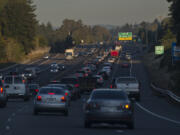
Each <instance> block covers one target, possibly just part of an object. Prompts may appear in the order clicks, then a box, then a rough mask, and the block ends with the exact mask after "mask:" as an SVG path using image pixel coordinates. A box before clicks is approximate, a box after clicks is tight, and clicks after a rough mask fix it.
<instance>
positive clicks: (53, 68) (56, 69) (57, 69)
mask: <svg viewBox="0 0 180 135" xmlns="http://www.w3.org/2000/svg"><path fill="white" fill-rule="evenodd" d="M50 72H51V73H57V72H59V68H58V67H54V66H53V67H51V68H50Z"/></svg>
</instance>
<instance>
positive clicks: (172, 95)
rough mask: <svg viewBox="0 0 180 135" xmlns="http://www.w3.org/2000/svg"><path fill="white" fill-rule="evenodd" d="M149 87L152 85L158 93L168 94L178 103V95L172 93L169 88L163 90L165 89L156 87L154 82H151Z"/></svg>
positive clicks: (179, 100)
mask: <svg viewBox="0 0 180 135" xmlns="http://www.w3.org/2000/svg"><path fill="white" fill-rule="evenodd" d="M151 87H152V88H153V89H154V90H155V91H157V92H159V93H160V94H162V96H168V97H170V98H171V99H172V100H174V101H176V102H178V103H180V97H179V96H177V95H176V94H174V93H173V92H171V91H170V90H165V89H161V88H158V87H156V86H155V85H154V84H151Z"/></svg>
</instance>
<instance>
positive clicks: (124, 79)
mask: <svg viewBox="0 0 180 135" xmlns="http://www.w3.org/2000/svg"><path fill="white" fill-rule="evenodd" d="M127 82H128V83H137V80H136V79H135V78H118V80H117V83H127Z"/></svg>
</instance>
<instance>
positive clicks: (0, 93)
mask: <svg viewBox="0 0 180 135" xmlns="http://www.w3.org/2000/svg"><path fill="white" fill-rule="evenodd" d="M6 104H7V94H6V91H5V89H4V85H3V81H2V80H1V79H0V107H6Z"/></svg>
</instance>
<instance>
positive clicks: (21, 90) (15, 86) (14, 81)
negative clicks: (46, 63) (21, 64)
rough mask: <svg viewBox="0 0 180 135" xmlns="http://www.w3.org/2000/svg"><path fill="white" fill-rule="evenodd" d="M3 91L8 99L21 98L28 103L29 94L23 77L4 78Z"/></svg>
mask: <svg viewBox="0 0 180 135" xmlns="http://www.w3.org/2000/svg"><path fill="white" fill-rule="evenodd" d="M4 89H5V90H6V94H7V97H8V98H23V99H24V101H28V100H29V98H30V92H29V88H28V85H27V81H26V78H25V77H22V76H5V77H4Z"/></svg>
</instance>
